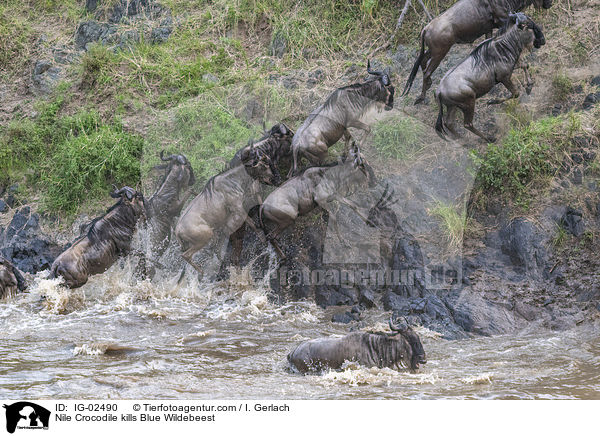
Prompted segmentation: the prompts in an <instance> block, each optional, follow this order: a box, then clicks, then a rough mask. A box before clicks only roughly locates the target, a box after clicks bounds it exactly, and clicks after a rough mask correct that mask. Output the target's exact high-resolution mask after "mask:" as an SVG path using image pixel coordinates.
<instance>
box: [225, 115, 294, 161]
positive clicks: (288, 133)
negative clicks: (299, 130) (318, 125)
mask: <svg viewBox="0 0 600 436" xmlns="http://www.w3.org/2000/svg"><path fill="white" fill-rule="evenodd" d="M293 137H294V132H293V131H292V130H291V129H290V128H289V127H288V126H286V125H285V124H284V123H278V124H275V125H274V126H273V127H271V129H270V130H268V131H267V132H265V134H264V135H263V137H262V138H260V139H259V140H258V141H256V142H252V141H250V142H249V143H248V145H247V146H246V147H244V148H242V149H240V150H238V151H237V152H236V153H235V156H234V157H233V159H231V161H230V162H229V164H228V166H227V168H233V167H235V166H237V165H240V164H241V163H242V162H243V161H244V160H247V159H248V157H249V155H250V153H251V152H252V151H253V150H259V151H261V152H262V153H265V154H266V155H267V156H268V157H269V159H270V160H271V163H272V164H273V167H274V169H275V171H276V172H279V162H280V161H281V160H282V159H285V158H289V157H291V155H292V148H291V146H292V138H293Z"/></svg>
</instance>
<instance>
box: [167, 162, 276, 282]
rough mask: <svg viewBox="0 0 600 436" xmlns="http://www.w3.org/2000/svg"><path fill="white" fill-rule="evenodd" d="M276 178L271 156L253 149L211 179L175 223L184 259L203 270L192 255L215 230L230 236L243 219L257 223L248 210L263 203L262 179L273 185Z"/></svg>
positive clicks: (207, 240)
mask: <svg viewBox="0 0 600 436" xmlns="http://www.w3.org/2000/svg"><path fill="white" fill-rule="evenodd" d="M275 179H276V177H275V174H274V173H273V171H272V163H271V160H270V158H269V157H268V156H267V155H266V154H265V153H263V152H262V151H261V150H253V151H252V152H251V153H250V156H249V157H248V160H246V161H244V162H243V164H242V165H237V166H235V167H234V168H231V169H228V170H226V171H224V172H222V173H220V174H217V175H216V176H214V177H212V178H211V179H209V181H208V182H207V183H206V186H205V187H204V189H203V190H202V192H201V193H200V194H199V195H198V196H196V198H194V199H193V200H192V201H191V202H190V204H189V205H188V206H187V207H186V209H185V210H184V211H183V213H182V214H181V217H180V218H179V221H178V222H177V225H176V226H175V235H176V236H177V239H178V240H179V243H180V244H181V248H182V250H183V258H184V259H185V261H186V262H188V263H189V264H190V265H192V266H193V267H194V268H195V269H196V270H197V271H199V272H201V269H200V266H199V265H196V264H195V263H194V262H193V259H192V258H193V256H194V254H195V253H197V252H198V251H199V250H200V249H201V248H202V247H204V246H205V245H206V244H207V243H208V242H209V241H210V240H211V239H212V237H213V236H214V234H215V232H221V233H224V234H226V235H227V236H229V235H231V234H232V233H233V232H235V231H236V230H238V229H239V228H240V226H241V225H242V224H243V223H244V222H248V223H249V225H251V227H255V226H254V224H253V223H251V222H250V221H251V220H249V219H248V210H249V209H250V208H251V207H253V206H255V205H257V204H260V203H261V198H260V193H261V191H262V189H261V188H262V186H261V183H265V184H269V185H272V184H275Z"/></svg>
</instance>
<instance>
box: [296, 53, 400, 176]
mask: <svg viewBox="0 0 600 436" xmlns="http://www.w3.org/2000/svg"><path fill="white" fill-rule="evenodd" d="M367 72H368V73H369V74H372V75H374V76H376V79H372V80H368V81H366V82H364V83H355V84H354V85H349V86H345V87H343V88H338V89H336V90H335V91H334V92H333V93H332V94H331V95H330V96H329V97H328V98H327V100H326V101H325V103H323V104H322V105H321V106H319V107H318V108H317V109H315V110H314V111H313V112H312V113H311V114H310V115H309V116H308V118H307V119H306V120H305V121H304V123H302V125H301V126H300V127H299V128H298V131H297V132H296V134H295V135H294V139H293V141H292V157H293V167H292V170H291V172H290V174H289V176H291V175H295V174H296V173H297V172H298V163H299V159H300V158H301V157H302V156H304V157H306V158H307V159H308V160H309V161H310V162H311V163H313V164H315V165H322V164H323V163H324V162H325V159H326V158H327V150H328V149H329V147H331V146H332V145H334V144H335V143H336V142H338V141H339V140H340V138H341V137H342V136H343V137H344V140H345V141H346V148H347V147H348V145H349V143H350V138H351V135H350V132H349V131H348V128H350V127H353V128H355V129H362V130H364V131H365V132H367V133H368V132H370V131H371V128H370V126H369V125H368V124H367V123H368V122H370V120H369V119H368V117H369V116H370V115H371V110H381V109H385V110H391V109H392V108H393V107H394V86H393V85H392V83H391V81H390V77H389V76H388V75H387V74H384V73H383V72H381V71H373V70H371V64H370V63H367ZM366 122H367V123H366Z"/></svg>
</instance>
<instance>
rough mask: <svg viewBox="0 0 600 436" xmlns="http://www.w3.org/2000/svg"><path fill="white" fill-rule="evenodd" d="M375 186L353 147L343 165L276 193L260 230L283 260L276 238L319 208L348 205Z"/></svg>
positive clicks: (312, 172) (309, 173)
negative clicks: (357, 194)
mask: <svg viewBox="0 0 600 436" xmlns="http://www.w3.org/2000/svg"><path fill="white" fill-rule="evenodd" d="M376 183H377V180H376V177H375V173H374V172H373V169H372V168H371V166H370V165H369V164H368V162H367V161H366V160H365V159H364V158H363V156H362V155H361V154H360V152H359V151H358V147H356V144H354V145H353V146H352V149H351V150H350V154H349V157H348V159H347V160H346V161H345V162H344V163H342V164H335V165H333V166H325V167H312V168H308V169H306V170H305V171H304V172H303V173H302V174H300V175H298V176H296V177H293V178H291V179H289V180H288V181H287V182H285V183H284V184H283V185H281V186H280V187H279V188H277V189H276V190H275V191H273V192H272V193H271V194H270V195H269V196H268V197H267V198H266V199H265V201H264V203H263V205H262V206H261V208H260V222H261V226H262V227H263V229H265V232H266V233H267V239H268V241H269V242H270V243H271V244H272V245H273V248H275V250H276V251H277V254H278V256H279V258H280V259H284V258H285V254H284V253H283V250H281V248H280V247H279V244H278V243H277V237H278V236H279V234H280V233H281V232H282V231H283V230H285V229H286V228H287V227H289V226H290V225H291V224H292V223H293V222H294V221H295V220H296V218H297V217H298V216H301V215H306V214H308V213H309V212H311V211H312V210H314V209H315V208H317V207H319V206H321V207H323V208H325V209H327V208H328V204H329V203H331V202H332V201H334V200H338V201H341V202H345V201H346V200H345V197H346V196H348V195H350V194H352V193H354V192H356V191H357V190H358V189H360V188H368V187H374V186H375V184H376ZM329 219H330V220H333V226H334V227H335V228H337V223H336V222H335V217H334V216H333V215H331V214H330V216H329ZM338 234H339V231H338Z"/></svg>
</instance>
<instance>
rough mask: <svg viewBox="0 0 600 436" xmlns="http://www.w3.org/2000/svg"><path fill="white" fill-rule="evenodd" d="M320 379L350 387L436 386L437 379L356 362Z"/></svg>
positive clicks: (421, 374)
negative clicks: (370, 366) (369, 366)
mask: <svg viewBox="0 0 600 436" xmlns="http://www.w3.org/2000/svg"><path fill="white" fill-rule="evenodd" d="M314 377H319V381H320V383H322V384H324V385H328V386H330V385H332V384H347V385H350V386H359V385H372V386H392V385H422V384H435V383H436V381H437V377H436V375H435V374H434V373H420V372H419V373H411V372H401V371H396V370H394V369H391V368H377V367H372V368H366V367H364V366H361V365H358V364H357V363H355V362H345V363H344V365H343V366H342V371H333V370H330V371H328V372H326V373H324V374H323V375H321V376H314Z"/></svg>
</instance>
